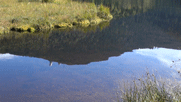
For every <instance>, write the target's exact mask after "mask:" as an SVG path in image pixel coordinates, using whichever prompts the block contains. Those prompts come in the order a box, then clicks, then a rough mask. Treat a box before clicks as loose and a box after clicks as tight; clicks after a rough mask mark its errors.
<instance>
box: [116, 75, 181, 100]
mask: <svg viewBox="0 0 181 102" xmlns="http://www.w3.org/2000/svg"><path fill="white" fill-rule="evenodd" d="M180 84H181V82H180V81H178V80H176V79H175V80H173V79H164V80H163V79H157V78H156V77H155V75H154V74H151V75H150V73H147V74H146V76H144V78H140V79H138V80H134V81H133V82H132V83H124V85H123V86H124V87H122V88H121V89H120V93H119V94H118V96H120V97H119V98H118V102H181V85H180Z"/></svg>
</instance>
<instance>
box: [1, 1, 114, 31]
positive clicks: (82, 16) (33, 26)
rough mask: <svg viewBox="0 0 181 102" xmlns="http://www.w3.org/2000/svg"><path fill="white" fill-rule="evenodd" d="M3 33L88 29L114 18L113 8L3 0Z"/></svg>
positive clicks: (73, 3) (74, 3)
mask: <svg viewBox="0 0 181 102" xmlns="http://www.w3.org/2000/svg"><path fill="white" fill-rule="evenodd" d="M0 2H1V4H0V16H1V18H0V33H1V34H2V33H4V32H5V30H13V31H18V32H24V31H29V32H36V31H41V30H45V29H52V28H63V29H65V28H70V27H73V26H82V27H87V26H89V25H96V24H99V23H100V22H103V21H109V20H111V19H112V18H113V16H112V15H111V14H110V10H109V8H107V7H105V6H103V5H99V6H96V5H95V4H94V3H86V2H76V1H71V0H0Z"/></svg>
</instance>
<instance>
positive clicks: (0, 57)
mask: <svg viewBox="0 0 181 102" xmlns="http://www.w3.org/2000/svg"><path fill="white" fill-rule="evenodd" d="M14 57H15V55H12V54H9V53H5V54H0V60H5V59H13V58H14Z"/></svg>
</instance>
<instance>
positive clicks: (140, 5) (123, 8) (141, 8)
mask: <svg viewBox="0 0 181 102" xmlns="http://www.w3.org/2000/svg"><path fill="white" fill-rule="evenodd" d="M74 1H81V2H85V1H87V2H95V4H97V5H99V4H101V3H102V4H104V5H106V6H108V7H110V9H111V12H112V14H113V15H114V17H115V16H119V17H125V16H129V15H135V14H137V13H142V12H146V11H147V10H149V9H153V8H159V7H163V6H173V5H175V4H178V5H179V4H180V1H178V0H74Z"/></svg>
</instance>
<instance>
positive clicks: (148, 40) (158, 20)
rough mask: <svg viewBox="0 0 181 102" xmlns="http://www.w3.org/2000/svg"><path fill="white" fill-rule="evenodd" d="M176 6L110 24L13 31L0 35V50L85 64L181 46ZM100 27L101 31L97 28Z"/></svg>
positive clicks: (66, 62)
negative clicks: (25, 31)
mask: <svg viewBox="0 0 181 102" xmlns="http://www.w3.org/2000/svg"><path fill="white" fill-rule="evenodd" d="M179 11H180V9H177V10H174V12H168V10H165V9H164V10H163V9H161V10H152V11H148V12H147V13H144V14H138V15H136V16H134V17H133V16H130V17H127V18H121V19H117V20H112V21H111V22H110V26H108V27H107V28H105V29H102V26H100V27H99V28H98V29H97V28H91V29H94V30H90V31H88V29H89V28H87V29H84V30H83V31H81V30H79V29H78V30H76V29H75V30H71V31H67V30H64V31H59V30H54V31H51V32H44V33H39V34H26V33H17V34H16V33H14V34H7V35H5V36H1V38H0V46H1V47H0V53H11V54H15V55H21V56H30V57H37V58H43V59H46V60H49V61H54V62H58V63H64V64H69V65H72V64H88V63H90V62H95V61H103V60H107V59H108V58H109V57H111V56H118V55H120V54H122V53H124V52H127V51H132V50H133V49H138V48H153V47H154V46H157V47H165V48H173V49H178V48H180V47H181V36H180V35H179V33H180V29H179V28H180V27H181V25H180V21H181V19H180V14H181V13H180V12H179ZM100 28H101V29H102V30H100Z"/></svg>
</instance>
